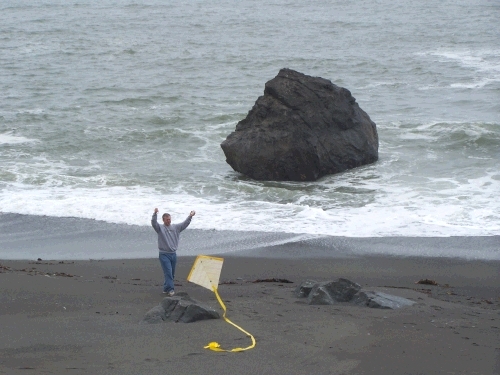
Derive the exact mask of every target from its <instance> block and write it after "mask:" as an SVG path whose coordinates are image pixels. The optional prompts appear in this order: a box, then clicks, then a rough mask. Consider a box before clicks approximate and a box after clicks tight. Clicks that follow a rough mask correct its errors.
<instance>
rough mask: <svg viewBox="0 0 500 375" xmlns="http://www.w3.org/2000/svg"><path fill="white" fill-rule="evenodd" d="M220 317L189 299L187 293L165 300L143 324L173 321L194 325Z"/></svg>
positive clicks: (213, 311)
mask: <svg viewBox="0 0 500 375" xmlns="http://www.w3.org/2000/svg"><path fill="white" fill-rule="evenodd" d="M219 318H220V315H219V313H218V312H217V311H215V310H214V309H212V308H210V307H207V306H203V305H202V304H200V303H199V302H197V301H196V300H194V299H192V298H191V297H189V295H188V294H187V293H182V292H181V293H178V294H177V296H174V297H166V298H164V299H163V300H162V301H161V302H160V304H159V305H158V306H155V307H153V308H152V309H151V310H149V311H148V312H147V313H146V315H145V316H144V318H143V319H142V323H150V324H154V323H161V322H164V321H173V322H181V323H192V322H196V321H198V320H207V319H219Z"/></svg>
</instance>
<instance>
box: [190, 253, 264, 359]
mask: <svg viewBox="0 0 500 375" xmlns="http://www.w3.org/2000/svg"><path fill="white" fill-rule="evenodd" d="M223 262H224V259H223V258H216V257H210V256H206V255H198V256H197V257H196V259H195V260H194V264H193V267H192V268H191V271H190V272H189V275H188V278H187V279H188V281H190V282H192V283H195V284H198V285H201V286H202V287H204V288H207V289H209V290H211V291H213V292H214V293H215V296H216V297H217V300H218V301H219V303H220V305H221V306H222V310H224V314H223V316H222V317H223V318H224V320H225V321H226V322H228V323H229V324H231V325H233V326H234V327H236V328H238V329H239V330H240V331H242V332H243V333H244V334H246V335H247V336H249V337H250V338H251V339H252V345H250V346H248V347H246V348H234V349H230V350H226V349H222V348H221V347H220V345H219V343H217V342H215V341H213V342H211V343H209V344H208V345H207V346H205V349H210V350H213V351H216V352H242V351H244V350H248V349H252V348H253V347H255V338H254V337H253V336H252V335H251V334H250V333H248V332H247V331H245V330H244V329H243V328H241V327H240V326H237V325H236V324H234V323H233V322H231V321H230V320H229V319H228V318H226V306H225V305H224V302H222V299H221V298H220V296H219V292H218V291H217V287H218V286H219V277H220V272H221V270H222V263H223Z"/></svg>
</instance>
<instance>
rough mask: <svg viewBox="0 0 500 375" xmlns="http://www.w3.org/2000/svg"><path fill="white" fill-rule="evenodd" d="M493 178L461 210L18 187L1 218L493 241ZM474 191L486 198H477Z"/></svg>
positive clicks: (413, 199) (385, 199)
mask: <svg viewBox="0 0 500 375" xmlns="http://www.w3.org/2000/svg"><path fill="white" fill-rule="evenodd" d="M493 176H494V174H492V176H489V177H485V178H481V179H476V180H469V183H468V184H465V185H459V186H458V187H456V188H455V190H458V191H459V192H460V194H462V195H463V196H464V197H467V199H469V200H477V205H474V204H471V203H470V202H467V205H462V204H461V202H460V199H459V198H455V199H450V198H448V197H446V196H443V198H438V197H436V196H435V195H433V194H429V195H428V196H426V194H425V191H424V192H415V191H411V190H410V189H408V191H406V192H404V190H403V189H400V188H394V189H395V193H397V194H398V200H397V201H394V199H393V198H392V194H390V192H389V191H388V192H387V194H386V195H385V196H384V195H381V196H380V197H378V199H377V201H376V202H374V203H371V204H367V205H365V206H364V207H336V208H332V209H322V208H321V207H311V206H308V205H305V204H298V203H286V204H278V203H270V202H262V201H253V202H252V201H244V200H242V201H235V200H233V201H227V202H222V203H220V202H219V203H217V202H210V200H209V199H202V198H197V197H193V196H190V195H187V194H171V195H164V194H160V193H159V192H158V191H156V190H154V189H150V188H144V187H131V188H124V187H113V188H100V189H81V188H73V189H72V188H61V187H54V188H50V189H33V188H31V189H30V188H25V187H20V186H19V188H18V189H12V188H10V189H8V190H6V189H4V190H3V191H2V192H1V193H0V211H1V212H12V213H24V214H32V215H48V216H58V217H80V218H91V219H97V220H104V221H107V222H111V223H126V224H135V225H149V219H150V215H151V213H152V211H153V209H154V208H155V207H158V208H159V209H160V211H161V212H169V213H170V214H172V216H173V217H174V221H176V220H179V221H180V220H182V219H183V218H184V217H185V216H186V215H187V214H188V213H189V211H190V210H193V209H194V210H196V211H197V217H196V220H195V221H194V222H193V224H192V225H193V228H199V229H226V230H236V231H262V232H287V233H297V234H300V233H303V234H311V235H339V236H348V237H353V236H354V237H371V236H373V237H377V236H451V235H465V236H468V235H497V234H500V224H499V223H500V215H499V214H498V212H500V204H498V203H495V200H494V196H495V194H496V193H495V191H496V192H498V191H499V189H500V181H498V180H496V179H494V178H492V177H493ZM497 177H498V176H497ZM478 189H481V190H483V191H484V190H487V191H489V193H487V194H482V195H478V194H477V192H478ZM460 194H459V196H460ZM402 195H404V196H402ZM454 195H457V193H456V192H454ZM401 202H404V203H401ZM488 202H489V204H485V203H488ZM475 206H476V207H477V208H474V207H475ZM478 223H481V224H480V225H479V224H478Z"/></svg>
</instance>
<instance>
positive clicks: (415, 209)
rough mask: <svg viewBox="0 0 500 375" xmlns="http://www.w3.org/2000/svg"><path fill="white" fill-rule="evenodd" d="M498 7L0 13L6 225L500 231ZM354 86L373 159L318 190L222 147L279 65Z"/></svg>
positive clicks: (283, 4)
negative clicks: (160, 217)
mask: <svg viewBox="0 0 500 375" xmlns="http://www.w3.org/2000/svg"><path fill="white" fill-rule="evenodd" d="M499 19H500V3H499V2H498V1H496V0H491V1H487V0H483V1H479V0H478V1H460V0H458V1H457V0H453V1H451V0H443V1H439V2H429V1H409V0H408V1H406V0H402V1H397V2H394V1H388V0H370V1H368V0H364V1H363V0H360V1H355V2H345V1H335V0H330V1H326V0H318V1H315V2H313V3H308V2H304V1H297V0H282V1H279V0H277V1H267V2H256V1H246V0H242V1H229V0H213V1H209V2H207V1H186V2H179V1H163V0H162V1H159V0H158V1H154V0H151V1H108V0H100V1H97V0H95V1H93V0H92V1H91V0H79V1H56V0H39V1H19V0H16V1H13V0H12V1H11V0H3V1H2V2H1V3H0V212H1V213H22V214H29V215H45V216H49V217H75V218H90V219H97V220H104V221H106V222H109V223H126V224H133V225H141V226H147V225H149V220H150V216H151V214H152V212H153V209H154V208H155V207H158V208H159V209H160V211H161V212H169V213H171V214H172V216H173V220H174V222H175V221H180V220H183V219H184V217H185V216H187V214H188V213H189V211H190V210H196V211H197V215H196V217H195V220H193V223H192V225H191V228H195V229H217V230H231V231H258V232H271V233H273V232H274V233H278V232H283V233H295V234H305V235H335V236H346V237H389V236H417V237H448V236H493V235H500V199H499V198H498V197H499V195H500V23H499V22H498V20H499ZM284 67H287V68H291V69H295V70H297V71H300V72H302V73H304V74H308V75H312V76H320V77H323V78H326V79H329V80H331V81H332V82H333V83H335V84H337V85H339V86H342V87H345V88H347V89H349V90H350V91H351V92H352V94H353V96H354V97H355V98H356V100H357V102H358V103H359V105H360V107H361V108H362V109H363V110H365V111H366V112H367V113H368V114H369V116H370V117H371V119H372V120H373V121H374V122H375V123H376V124H377V129H378V133H379V138H380V148H379V157H380V159H379V161H378V162H376V163H374V164H372V165H368V166H364V167H361V168H357V169H353V170H350V171H347V172H345V173H341V174H337V175H331V176H327V177H324V178H322V179H320V180H318V181H316V182H308V183H298V182H259V181H253V180H251V179H249V178H247V177H245V176H243V175H240V174H238V173H236V172H234V171H233V170H232V169H231V167H230V166H229V165H228V164H227V163H226V162H225V157H224V154H223V152H222V150H221V148H220V143H221V142H222V141H223V140H224V139H225V138H226V136H227V135H229V134H230V133H231V132H232V131H234V128H235V126H236V124H237V122H238V121H240V120H242V119H243V118H244V117H245V116H246V114H247V113H248V111H249V110H250V109H251V107H252V106H253V104H254V102H255V100H256V99H257V98H258V97H259V96H260V95H262V94H263V90H264V84H265V82H266V81H268V80H270V79H272V78H274V77H275V76H276V74H277V73H278V71H279V70H280V69H281V68H284Z"/></svg>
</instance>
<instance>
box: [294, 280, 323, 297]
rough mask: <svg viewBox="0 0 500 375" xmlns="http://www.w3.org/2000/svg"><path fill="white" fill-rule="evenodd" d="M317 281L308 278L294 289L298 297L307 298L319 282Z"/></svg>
mask: <svg viewBox="0 0 500 375" xmlns="http://www.w3.org/2000/svg"><path fill="white" fill-rule="evenodd" d="M317 283H318V282H317V281H314V280H306V281H304V282H303V283H302V284H300V285H299V286H298V287H297V288H296V289H295V291H294V294H295V296H296V297H299V298H306V297H308V296H309V293H311V290H312V288H313V287H314V286H315V285H316V284H317Z"/></svg>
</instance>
